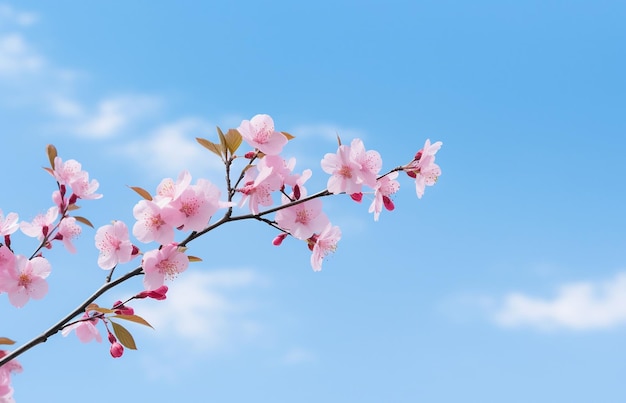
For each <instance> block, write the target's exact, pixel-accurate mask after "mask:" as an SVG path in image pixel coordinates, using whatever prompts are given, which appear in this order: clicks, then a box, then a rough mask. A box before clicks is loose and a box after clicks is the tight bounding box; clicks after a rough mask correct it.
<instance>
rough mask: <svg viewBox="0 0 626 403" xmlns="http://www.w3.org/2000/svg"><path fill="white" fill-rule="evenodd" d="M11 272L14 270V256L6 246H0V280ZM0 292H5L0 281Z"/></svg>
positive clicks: (3, 285)
mask: <svg viewBox="0 0 626 403" xmlns="http://www.w3.org/2000/svg"><path fill="white" fill-rule="evenodd" d="M12 270H15V255H14V254H13V252H12V251H11V249H9V248H8V247H7V246H6V245H0V278H2V276H3V275H4V276H8V272H10V271H12ZM3 273H4V274H3ZM0 292H6V287H5V284H4V282H2V281H0Z"/></svg>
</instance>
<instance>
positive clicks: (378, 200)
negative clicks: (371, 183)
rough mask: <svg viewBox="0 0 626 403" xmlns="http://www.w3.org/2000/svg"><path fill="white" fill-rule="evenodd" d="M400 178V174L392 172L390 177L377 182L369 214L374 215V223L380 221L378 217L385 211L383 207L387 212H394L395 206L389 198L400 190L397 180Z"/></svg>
mask: <svg viewBox="0 0 626 403" xmlns="http://www.w3.org/2000/svg"><path fill="white" fill-rule="evenodd" d="M397 177H398V172H392V173H390V174H389V175H386V176H383V177H382V178H380V179H378V180H377V181H376V187H374V200H373V201H372V204H370V208H369V212H370V213H374V221H378V216H379V215H380V212H381V211H382V209H383V206H384V207H385V208H386V209H387V210H390V211H391V210H393V209H394V205H393V202H392V201H391V199H390V198H389V196H391V195H392V194H394V193H396V192H397V191H398V189H400V183H399V182H398V181H397V180H395V179H396V178H397Z"/></svg>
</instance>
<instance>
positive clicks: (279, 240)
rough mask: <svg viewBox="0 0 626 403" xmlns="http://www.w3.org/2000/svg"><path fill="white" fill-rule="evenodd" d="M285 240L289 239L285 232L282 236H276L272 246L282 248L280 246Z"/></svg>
mask: <svg viewBox="0 0 626 403" xmlns="http://www.w3.org/2000/svg"><path fill="white" fill-rule="evenodd" d="M285 238H287V234H286V233H284V232H283V233H282V234H280V235H278V236H276V238H274V240H273V241H272V245H274V246H280V244H281V243H283V241H284V240H285Z"/></svg>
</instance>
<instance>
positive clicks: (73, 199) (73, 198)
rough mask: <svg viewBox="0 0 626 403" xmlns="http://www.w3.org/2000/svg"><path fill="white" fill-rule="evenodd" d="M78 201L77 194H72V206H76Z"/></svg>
mask: <svg viewBox="0 0 626 403" xmlns="http://www.w3.org/2000/svg"><path fill="white" fill-rule="evenodd" d="M77 200H78V196H76V193H72V195H71V196H70V201H69V203H70V205H72V204H76V201H77Z"/></svg>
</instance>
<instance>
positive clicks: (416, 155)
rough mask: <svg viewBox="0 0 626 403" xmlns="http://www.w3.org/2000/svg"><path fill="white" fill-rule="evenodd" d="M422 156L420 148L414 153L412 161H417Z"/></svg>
mask: <svg viewBox="0 0 626 403" xmlns="http://www.w3.org/2000/svg"><path fill="white" fill-rule="evenodd" d="M421 158H422V150H419V151H418V152H417V153H415V157H414V158H413V161H419V160H420V159H421Z"/></svg>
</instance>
